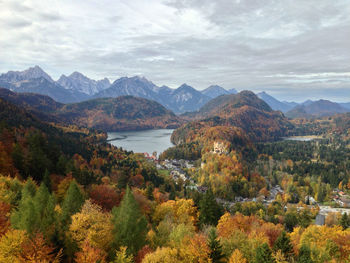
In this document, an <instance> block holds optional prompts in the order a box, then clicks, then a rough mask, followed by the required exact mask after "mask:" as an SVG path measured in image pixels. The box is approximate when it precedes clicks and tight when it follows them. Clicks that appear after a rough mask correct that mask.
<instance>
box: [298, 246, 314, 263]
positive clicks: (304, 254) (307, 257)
mask: <svg viewBox="0 0 350 263" xmlns="http://www.w3.org/2000/svg"><path fill="white" fill-rule="evenodd" d="M297 263H313V260H312V259H311V250H310V248H309V247H308V246H307V245H305V244H303V245H302V246H301V247H300V249H299V256H298V260H297Z"/></svg>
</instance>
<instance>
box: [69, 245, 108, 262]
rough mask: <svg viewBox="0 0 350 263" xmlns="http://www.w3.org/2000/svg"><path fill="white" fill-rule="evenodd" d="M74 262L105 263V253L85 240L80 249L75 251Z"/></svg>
mask: <svg viewBox="0 0 350 263" xmlns="http://www.w3.org/2000/svg"><path fill="white" fill-rule="evenodd" d="M75 262H76V263H96V262H100V263H105V262H106V253H105V252H104V251H103V250H101V249H98V248H94V247H92V246H90V244H89V243H88V242H87V241H85V242H84V244H83V245H82V247H81V251H79V252H77V253H75Z"/></svg>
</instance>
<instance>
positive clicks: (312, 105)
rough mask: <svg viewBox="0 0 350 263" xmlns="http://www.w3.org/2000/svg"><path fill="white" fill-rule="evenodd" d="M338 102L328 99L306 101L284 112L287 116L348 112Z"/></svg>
mask: <svg viewBox="0 0 350 263" xmlns="http://www.w3.org/2000/svg"><path fill="white" fill-rule="evenodd" d="M349 111H350V109H347V108H345V107H343V106H342V105H340V104H339V103H335V102H331V101H329V100H318V101H307V102H306V103H303V104H301V105H298V106H296V107H294V108H293V109H291V110H290V111H288V112H286V116H287V117H289V118H318V117H324V116H332V115H334V114H337V113H345V112H349Z"/></svg>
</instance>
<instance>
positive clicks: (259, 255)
mask: <svg viewBox="0 0 350 263" xmlns="http://www.w3.org/2000/svg"><path fill="white" fill-rule="evenodd" d="M275 262H276V261H275V259H274V258H273V257H272V251H271V249H270V248H269V245H268V244H266V243H264V244H262V245H260V246H258V247H257V248H256V250H255V258H254V263H275Z"/></svg>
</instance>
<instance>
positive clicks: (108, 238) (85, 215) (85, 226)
mask: <svg viewBox="0 0 350 263" xmlns="http://www.w3.org/2000/svg"><path fill="white" fill-rule="evenodd" d="M112 230H113V226H112V223H111V216H110V214H109V213H104V212H103V211H102V209H101V207H99V206H98V205H96V204H93V203H92V202H91V201H90V200H87V201H85V204H84V205H83V207H82V209H81V211H80V212H79V213H77V214H74V215H73V216H72V224H71V225H70V227H69V234H70V236H71V237H72V238H73V240H74V241H76V242H77V244H78V245H79V246H81V245H82V244H83V243H84V241H88V242H89V244H90V245H91V246H93V247H96V248H99V249H102V250H105V251H108V250H109V248H110V246H111V243H112V239H113V236H112Z"/></svg>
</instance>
